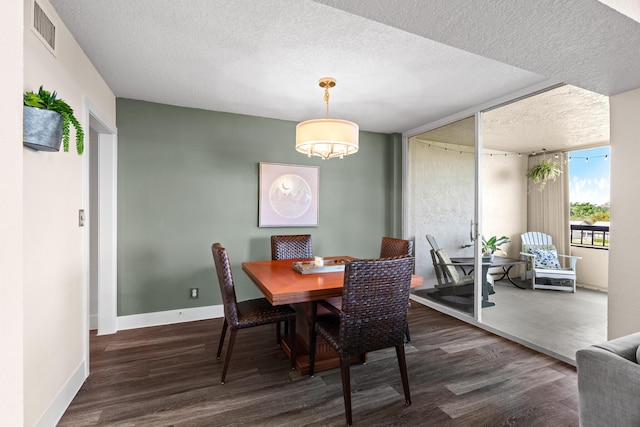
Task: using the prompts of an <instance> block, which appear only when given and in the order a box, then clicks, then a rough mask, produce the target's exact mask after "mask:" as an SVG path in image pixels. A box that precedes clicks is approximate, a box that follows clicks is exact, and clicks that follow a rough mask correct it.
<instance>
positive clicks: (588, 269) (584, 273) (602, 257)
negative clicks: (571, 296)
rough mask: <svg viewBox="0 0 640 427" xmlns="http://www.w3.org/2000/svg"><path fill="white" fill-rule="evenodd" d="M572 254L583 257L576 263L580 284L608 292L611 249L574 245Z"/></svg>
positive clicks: (577, 277) (577, 278)
mask: <svg viewBox="0 0 640 427" xmlns="http://www.w3.org/2000/svg"><path fill="white" fill-rule="evenodd" d="M571 255H574V256H579V257H582V259H579V260H578V263H577V264H576V280H577V282H578V284H579V285H582V286H584V287H586V288H589V289H595V290H598V291H604V292H606V291H607V289H608V288H609V251H608V250H605V249H593V248H583V247H580V246H572V247H571Z"/></svg>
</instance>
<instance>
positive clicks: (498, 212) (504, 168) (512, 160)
mask: <svg viewBox="0 0 640 427" xmlns="http://www.w3.org/2000/svg"><path fill="white" fill-rule="evenodd" d="M526 170H527V157H526V156H522V157H518V156H517V155H513V153H508V155H506V156H505V155H504V153H502V154H501V153H500V152H496V151H492V150H485V151H484V154H483V156H482V229H483V230H482V233H483V234H484V236H485V237H487V238H489V237H491V236H498V237H500V236H503V235H504V236H507V237H509V239H511V243H508V244H506V245H504V246H501V247H500V249H501V250H503V251H506V252H507V255H508V256H509V257H510V258H520V249H521V244H520V235H521V234H522V233H524V232H525V231H527V177H526V175H525V172H526ZM514 273H517V272H516V271H515V269H514ZM515 275H516V274H514V276H515Z"/></svg>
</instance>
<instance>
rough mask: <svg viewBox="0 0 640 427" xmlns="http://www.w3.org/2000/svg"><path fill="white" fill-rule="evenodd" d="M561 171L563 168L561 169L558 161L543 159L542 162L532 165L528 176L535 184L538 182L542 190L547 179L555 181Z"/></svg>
mask: <svg viewBox="0 0 640 427" xmlns="http://www.w3.org/2000/svg"><path fill="white" fill-rule="evenodd" d="M561 173H562V169H560V164H559V163H558V162H557V161H555V160H546V159H542V160H540V163H538V164H537V165H535V166H532V167H531V169H529V170H528V171H527V177H528V178H529V179H531V181H533V183H534V184H537V185H538V189H539V190H540V191H542V190H544V186H545V185H546V184H547V181H549V180H553V181H555V180H556V178H558V177H559V176H560V174H561Z"/></svg>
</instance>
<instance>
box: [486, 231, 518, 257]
mask: <svg viewBox="0 0 640 427" xmlns="http://www.w3.org/2000/svg"><path fill="white" fill-rule="evenodd" d="M510 241H511V240H509V238H508V237H507V236H502V237H497V236H491V237H490V238H489V239H485V237H484V236H482V256H483V257H489V256H492V255H493V254H494V252H495V251H497V250H500V249H499V248H500V246H502V245H504V244H506V243H509V242H510ZM500 251H501V252H502V250H500Z"/></svg>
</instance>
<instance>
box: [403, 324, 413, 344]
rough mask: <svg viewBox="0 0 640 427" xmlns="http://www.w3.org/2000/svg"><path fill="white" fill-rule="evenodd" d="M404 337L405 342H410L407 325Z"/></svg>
mask: <svg viewBox="0 0 640 427" xmlns="http://www.w3.org/2000/svg"><path fill="white" fill-rule="evenodd" d="M404 338H405V341H406V342H411V335H409V325H407V329H405V330H404Z"/></svg>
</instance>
